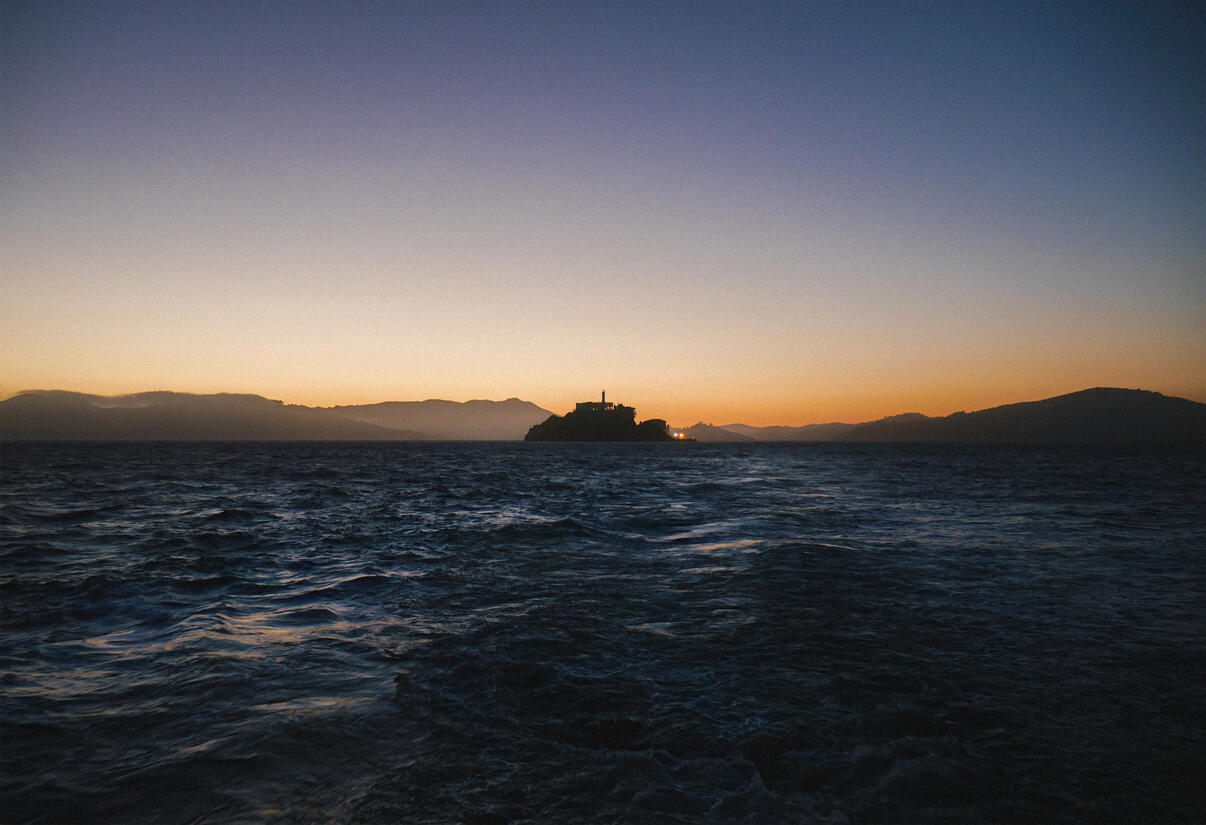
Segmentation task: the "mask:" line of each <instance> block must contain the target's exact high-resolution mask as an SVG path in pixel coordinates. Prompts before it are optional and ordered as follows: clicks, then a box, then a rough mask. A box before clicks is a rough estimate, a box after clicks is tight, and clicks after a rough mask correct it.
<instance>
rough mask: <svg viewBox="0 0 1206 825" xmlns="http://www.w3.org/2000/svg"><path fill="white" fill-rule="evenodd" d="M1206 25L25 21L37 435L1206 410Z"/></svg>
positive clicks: (216, 16) (14, 7) (383, 10)
mask: <svg viewBox="0 0 1206 825" xmlns="http://www.w3.org/2000/svg"><path fill="white" fill-rule="evenodd" d="M1203 42H1206V7H1203V6H1202V5H1201V4H1198V3H1181V4H1178V3H1172V2H1170V3H1151V2H1135V3H1114V2H1108V0H1101V2H1089V3H1075V2H1063V3H1051V2H1036V3H1026V2H1011V3H1001V2H984V3H980V2H975V0H957V2H949V3H948V2H920V1H919V2H900V3H892V2H874V1H873V0H865V1H864V0H856V1H855V2H850V1H849V0H843V1H842V2H832V3H831V2H820V1H819V0H818V2H803V1H802V2H794V3H784V2H733V3H708V2H676V3H669V2H649V3H607V2H590V3H560V2H558V3H545V2H490V3H485V2H483V3H462V2H455V1H454V0H446V1H444V2H430V3H428V2H421V3H407V2H383V3H376V2H371V0H361V1H360V2H355V3H329V2H312V3H311V2H290V3H271V2H240V0H229V2H201V1H198V2H175V0H157V1H156V2H145V3H141V2H140V3H125V2H122V3H110V2H104V1H103V0H90V1H89V2H81V3H69V2H54V0H40V1H39V2H32V3H22V2H5V3H4V4H3V6H0V256H2V257H0V265H2V269H0V396H3V397H8V396H9V395H12V394H14V393H16V392H18V391H20V390H23V389H32V388H42V389H71V390H78V391H83V392H95V393H102V394H118V393H128V392H138V391H143V390H152V389H170V390H178V391H188V392H220V391H230V392H254V393H259V394H262V395H266V396H268V397H271V398H278V399H282V400H284V401H286V402H290V403H303V404H314V405H331V404H355V403H369V402H376V401H384V400H422V399H426V398H446V399H450V400H457V401H463V400H468V399H472V398H491V399H504V398H508V397H513V396H518V397H521V398H524V399H526V400H530V401H533V402H535V403H537V404H539V405H541V406H543V407H545V408H547V409H550V410H553V411H556V412H562V411H564V410H566V409H569V408H571V407H572V405H573V403H574V402H576V401H579V400H588V399H593V398H596V397H597V396H598V393H599V392H600V390H603V389H605V390H607V393H608V397H609V399H611V400H616V401H621V402H624V403H627V404H631V405H633V406H636V407H637V412H638V417H659V418H666V419H668V420H670V421H671V422H673V423H676V424H681V425H685V424H688V423H691V422H694V421H697V420H703V421H708V422H713V423H716V424H722V423H731V422H738V421H739V422H744V423H747V424H756V425H757V424H763V425H766V424H809V423H818V422H823V421H834V420H844V421H862V420H869V419H873V418H878V417H880V416H883V415H890V414H894V413H900V412H905V411H919V412H924V413H927V414H930V415H945V414H947V413H950V412H953V411H956V410H973V409H980V408H983V407H988V406H993V405H996V404H1003V403H1011V402H1016V401H1027V400H1035V399H1039V398H1044V397H1048V396H1051V395H1057V394H1061V393H1065V392H1072V391H1075V390H1079V389H1084V388H1087V387H1094V386H1119V387H1129V388H1143V389H1150V390H1156V391H1159V392H1163V393H1166V394H1170V395H1179V396H1183V397H1188V398H1193V399H1195V400H1199V401H1206V50H1203V49H1202V48H1201V44H1202V43H1203Z"/></svg>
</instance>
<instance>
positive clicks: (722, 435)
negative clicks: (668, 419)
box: [677, 421, 754, 441]
mask: <svg viewBox="0 0 1206 825" xmlns="http://www.w3.org/2000/svg"><path fill="white" fill-rule="evenodd" d="M677 429H678V431H679V432H681V433H683V434H684V435H686V436H687V437H688V438H694V439H695V440H696V441H753V440H754V439H752V438H750V437H749V436H747V435H741V434H740V433H735V432H730V431H729V430H728V429H727V428H722V427H714V426H713V425H711V424H705V423H703V422H702V421H700V422H699V423H697V424H692V425H691V426H690V427H679V428H677Z"/></svg>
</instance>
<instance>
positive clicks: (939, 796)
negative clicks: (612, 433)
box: [0, 444, 1206, 825]
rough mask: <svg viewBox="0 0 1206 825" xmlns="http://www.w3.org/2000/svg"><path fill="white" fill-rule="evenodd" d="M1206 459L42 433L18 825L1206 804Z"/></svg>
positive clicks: (6, 678)
mask: <svg viewBox="0 0 1206 825" xmlns="http://www.w3.org/2000/svg"><path fill="white" fill-rule="evenodd" d="M1204 459H1206V456H1203V455H1201V454H1197V455H1179V454H1176V453H1173V452H1159V453H1151V452H1147V453H1137V452H1117V451H1115V452H1110V451H1091V450H1060V449H1019V448H950V447H946V448H934V447H874V446H858V447H855V446H847V447H843V446H835V445H796V446H792V445H755V446H737V445H717V446H711V445H704V444H687V445H684V444H671V445H654V444H636V445H607V444H602V445H599V444H596V445H586V446H583V445H565V444H389V445H381V444H372V445H369V444H359V445H355V444H354V445H347V444H341V445H335V444H321V445H315V444H276V445H271V444H257V445H212V444H211V445H203V444H192V445H190V444H125V445H14V444H8V445H5V446H4V448H3V454H2V463H0V468H2V469H0V472H2V485H0V496H2V499H0V500H2V503H3V510H2V514H0V538H2V541H3V545H2V551H3V555H2V566H0V581H2V597H3V625H2V633H3V636H2V641H3V648H2V655H3V661H2V666H3V694H2V696H3V704H2V706H0V711H2V714H3V716H2V723H3V726H2V729H0V737H2V738H0V748H2V750H0V755H2V759H3V787H2V789H0V793H2V795H0V817H2V819H3V821H4V822H7V823H19V822H53V823H71V822H79V823H105V822H112V823H119V822H120V823H151V822H155V823H238V822H247V823H257V822H287V823H292V822H340V823H343V822H346V823H387V822H388V823H402V822H405V823H461V822H464V823H507V822H524V823H547V822H553V823H604V822H619V823H675V822H686V823H695V822H699V823H703V822H709V823H711V822H718V823H730V822H732V823H737V822H740V823H762V822H766V823H796V822H801V823H808V822H826V823H841V822H846V821H849V822H850V823H855V824H856V825H857V823H863V822H884V821H888V822H911V821H915V822H980V821H987V822H1027V821H1034V822H1048V821H1067V822H1077V821H1079V822H1100V821H1121V822H1157V821H1181V822H1184V821H1195V820H1197V821H1200V820H1203V819H1206V802H1204V797H1203V791H1202V790H1200V782H1201V778H1200V773H1201V770H1202V766H1203V765H1204V764H1206V721H1204V719H1206V461H1204Z"/></svg>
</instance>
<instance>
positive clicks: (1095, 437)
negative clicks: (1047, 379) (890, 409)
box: [834, 387, 1206, 445]
mask: <svg viewBox="0 0 1206 825" xmlns="http://www.w3.org/2000/svg"><path fill="white" fill-rule="evenodd" d="M834 440H840V441H922V442H926V441H928V442H967V443H1021V444H1187V445H1206V404H1199V403H1198V402H1196V401H1189V400H1187V399H1184V398H1173V397H1170V396H1165V395H1161V394H1160V393H1158V392H1149V391H1146V390H1123V389H1113V388H1107V387H1098V388H1095V389H1091V390H1082V391H1080V392H1074V393H1069V394H1068V395H1060V396H1056V397H1055V398H1047V399H1044V400H1042V401H1030V402H1026V403H1022V404H1007V405H1005V406H1002V407H993V408H991V409H987V410H980V411H978V412H971V413H963V412H958V413H954V414H952V415H947V416H943V417H941V418H928V417H926V416H924V415H919V414H916V413H914V414H911V415H908V416H894V417H892V418H886V419H883V420H880V421H871V422H868V423H865V424H859V425H857V426H855V427H853V428H851V429H850V430H849V431H848V432H846V433H844V434H842V435H841V436H839V437H838V438H837V439H834Z"/></svg>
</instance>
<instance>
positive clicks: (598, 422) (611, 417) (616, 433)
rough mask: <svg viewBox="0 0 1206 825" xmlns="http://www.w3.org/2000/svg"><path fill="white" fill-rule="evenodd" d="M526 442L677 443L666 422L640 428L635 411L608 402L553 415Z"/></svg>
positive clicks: (653, 421)
mask: <svg viewBox="0 0 1206 825" xmlns="http://www.w3.org/2000/svg"><path fill="white" fill-rule="evenodd" d="M523 440H524V441H676V440H678V439H675V438H674V437H673V436H671V435H670V433H669V432H667V430H666V422H665V421H664V420H662V419H660V418H650V419H649V420H647V421H642V422H641V423H640V424H638V423H637V421H636V409H635V408H633V407H626V406H624V405H623V404H610V403H607V402H606V401H599V402H587V403H581V404H579V405H578V406H577V408H576V409H575V410H574V411H573V412H568V413H566V414H565V415H551V416H549V417H548V418H547V419H545V420H544V421H543V422H542V423H540V424H537V425H535V426H533V427H532V428H531V429H530V430H528V434H527V435H526V436H524V439H523Z"/></svg>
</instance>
